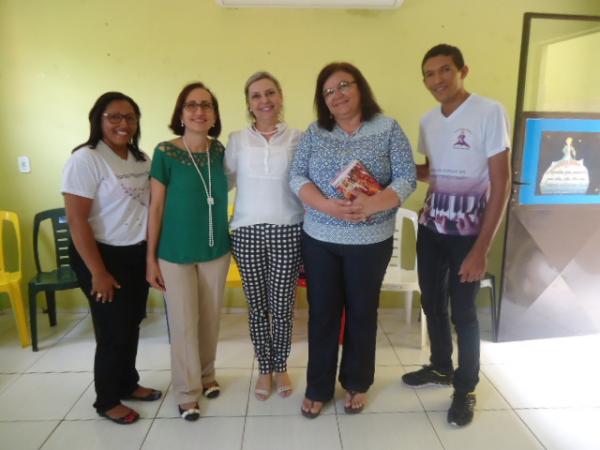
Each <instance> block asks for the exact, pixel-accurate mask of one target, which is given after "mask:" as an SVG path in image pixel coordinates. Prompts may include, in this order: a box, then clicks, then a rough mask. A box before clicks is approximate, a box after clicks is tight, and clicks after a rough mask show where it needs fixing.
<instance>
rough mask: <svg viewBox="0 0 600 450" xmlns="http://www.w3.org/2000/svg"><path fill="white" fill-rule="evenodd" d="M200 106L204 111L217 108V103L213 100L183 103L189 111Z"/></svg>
mask: <svg viewBox="0 0 600 450" xmlns="http://www.w3.org/2000/svg"><path fill="white" fill-rule="evenodd" d="M198 108H200V109H201V110H202V111H213V110H214V109H215V105H214V104H213V103H212V102H200V103H196V102H187V103H184V104H183V109H185V110H186V111H187V112H195V111H196V110H197V109H198Z"/></svg>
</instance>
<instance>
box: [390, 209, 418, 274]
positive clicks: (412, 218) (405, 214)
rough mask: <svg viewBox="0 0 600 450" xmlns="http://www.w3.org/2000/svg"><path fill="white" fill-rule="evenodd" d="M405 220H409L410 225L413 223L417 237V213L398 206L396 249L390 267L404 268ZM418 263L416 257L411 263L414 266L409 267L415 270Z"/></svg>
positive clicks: (395, 236)
mask: <svg viewBox="0 0 600 450" xmlns="http://www.w3.org/2000/svg"><path fill="white" fill-rule="evenodd" d="M405 221H408V222H409V225H412V227H413V229H414V232H415V238H416V237H417V227H418V216H417V213H416V212H414V211H411V210H410V209H405V208H398V212H397V213H396V227H395V230H394V250H393V252H392V258H391V259H390V263H389V264H388V268H394V269H395V268H398V269H402V236H403V235H402V227H403V225H404V222H405ZM416 265H417V259H416V257H415V260H414V262H413V263H412V264H411V266H412V267H407V269H410V270H413V269H415V268H416ZM394 269H392V270H394Z"/></svg>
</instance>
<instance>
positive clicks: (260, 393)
mask: <svg viewBox="0 0 600 450" xmlns="http://www.w3.org/2000/svg"><path fill="white" fill-rule="evenodd" d="M262 376H263V375H259V380H260V377H262ZM259 380H257V381H256V386H255V387H254V396H255V397H256V399H257V400H260V401H261V402H264V401H265V400H267V399H268V398H269V396H270V395H271V388H272V386H273V384H272V383H273V380H272V379H271V377H269V388H268V389H265V388H261V387H258V381H259Z"/></svg>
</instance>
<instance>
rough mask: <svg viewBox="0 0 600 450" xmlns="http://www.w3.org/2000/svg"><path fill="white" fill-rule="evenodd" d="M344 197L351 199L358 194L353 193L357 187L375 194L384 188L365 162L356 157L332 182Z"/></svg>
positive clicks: (366, 192)
mask: <svg viewBox="0 0 600 450" xmlns="http://www.w3.org/2000/svg"><path fill="white" fill-rule="evenodd" d="M331 185H332V186H333V187H334V188H336V189H337V190H338V191H339V192H340V193H341V194H342V195H343V196H344V198H347V199H349V200H352V199H354V198H355V197H356V196H355V195H354V194H353V193H352V191H353V190H355V189H357V190H359V191H361V192H364V193H365V194H367V195H374V194H376V193H377V192H379V191H381V190H382V187H381V185H380V184H379V183H378V182H377V180H376V179H375V178H374V177H373V175H371V173H370V172H369V171H368V170H367V168H366V167H365V166H364V164H363V163H361V162H360V161H358V160H357V159H355V160H354V161H352V162H351V163H350V164H348V165H347V166H346V167H344V168H343V169H342V171H341V172H340V173H339V174H338V175H337V176H336V177H335V179H334V180H333V181H332V182H331Z"/></svg>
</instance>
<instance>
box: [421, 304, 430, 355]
mask: <svg viewBox="0 0 600 450" xmlns="http://www.w3.org/2000/svg"><path fill="white" fill-rule="evenodd" d="M419 311H420V314H421V348H422V349H423V348H425V347H427V344H428V342H429V336H428V335H427V316H426V315H425V313H424V312H423V308H419Z"/></svg>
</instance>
